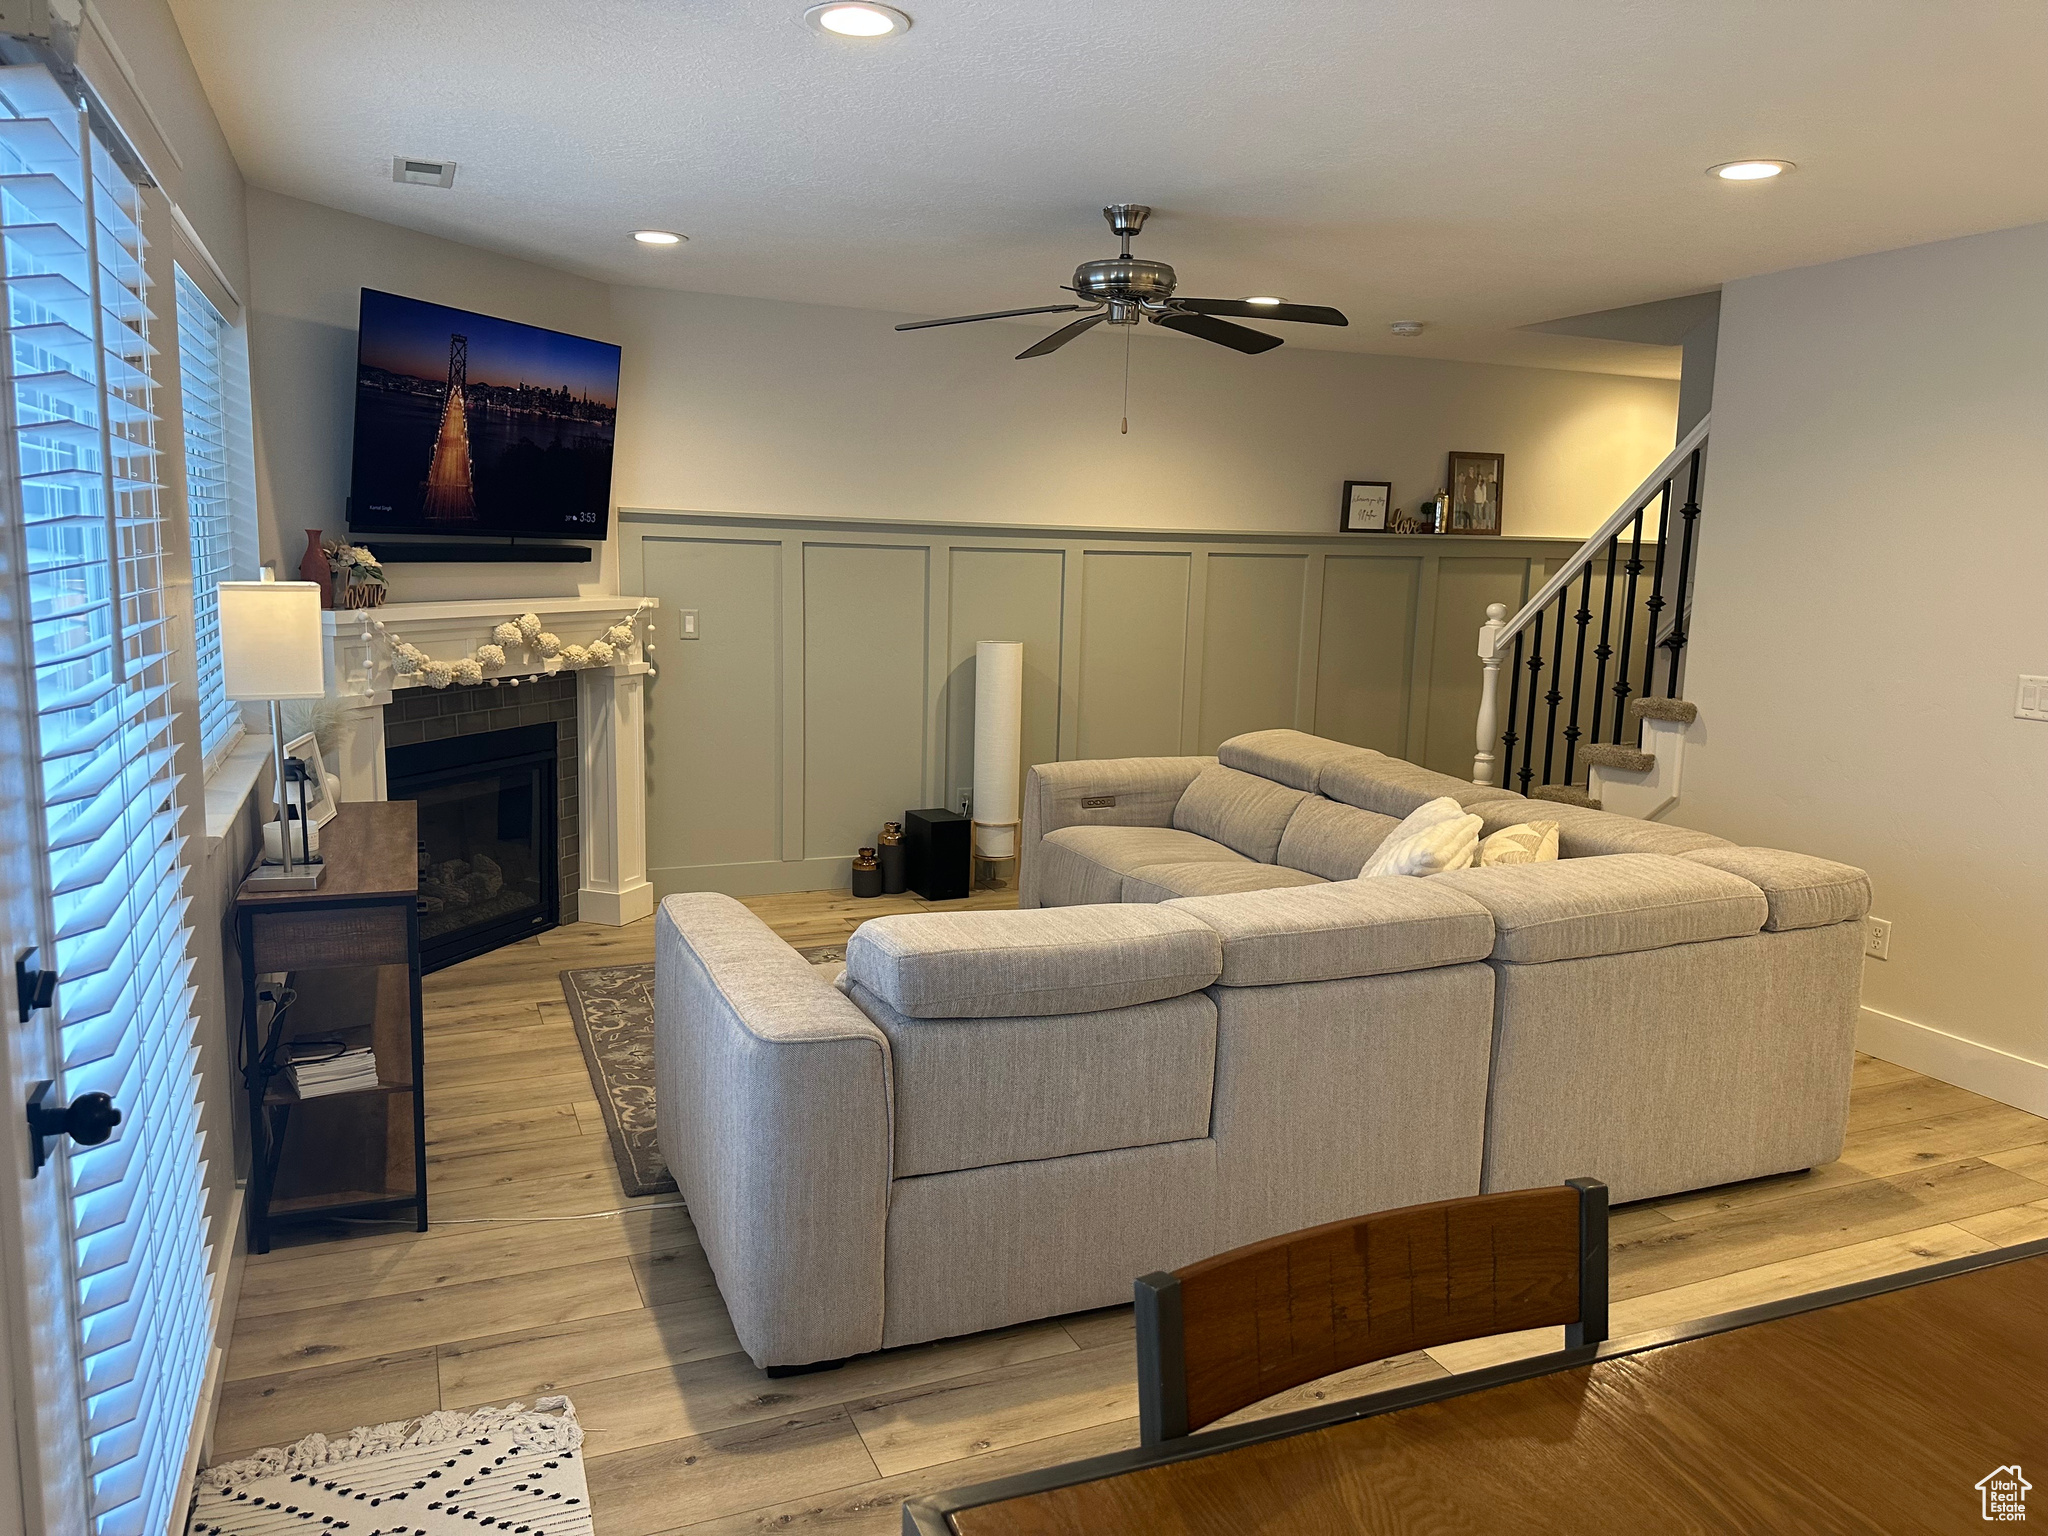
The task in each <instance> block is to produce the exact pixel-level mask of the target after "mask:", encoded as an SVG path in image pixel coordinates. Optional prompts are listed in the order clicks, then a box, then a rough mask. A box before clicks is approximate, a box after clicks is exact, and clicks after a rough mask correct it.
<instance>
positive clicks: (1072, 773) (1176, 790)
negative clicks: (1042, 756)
mask: <svg viewBox="0 0 2048 1536" xmlns="http://www.w3.org/2000/svg"><path fill="white" fill-rule="evenodd" d="M1215 762H1216V759H1215V758H1213V757H1107V758H1091V759H1079V760H1076V761H1073V762H1065V763H1040V764H1038V765H1037V766H1036V767H1034V768H1032V769H1031V770H1030V771H1029V772H1027V773H1026V774H1025V775H1024V826H1023V836H1022V838H1021V839H1020V840H1019V843H1018V850H1017V851H1018V853H1019V854H1020V855H1021V858H1020V860H1019V868H1020V870H1021V873H1020V875H1019V877H1018V893H1017V894H1018V901H1017V904H1018V905H1019V906H1021V907H1035V906H1037V905H1038V892H1037V875H1036V871H1035V870H1034V868H1033V865H1034V863H1035V858H1034V855H1036V854H1037V852H1038V843H1039V840H1040V839H1041V838H1043V837H1044V836H1045V834H1046V833H1048V832H1057V831H1059V829H1060V828H1062V827H1081V826H1090V827H1170V826H1172V825H1173V809H1174V807H1175V806H1177V805H1179V804H1180V797H1181V796H1182V795H1183V794H1184V793H1186V791H1187V787H1188V786H1189V785H1190V784H1192V783H1194V782H1195V779H1196V777H1197V776H1198V775H1199V774H1200V773H1201V771H1202V770H1203V769H1204V768H1209V767H1212V766H1214V764H1215ZM1103 802H1106V803H1103Z"/></svg>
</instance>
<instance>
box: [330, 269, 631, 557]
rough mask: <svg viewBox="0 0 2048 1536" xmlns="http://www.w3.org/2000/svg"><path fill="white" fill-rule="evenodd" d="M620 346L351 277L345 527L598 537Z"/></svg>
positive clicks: (608, 481)
mask: <svg viewBox="0 0 2048 1536" xmlns="http://www.w3.org/2000/svg"><path fill="white" fill-rule="evenodd" d="M618 404H619V349H618V348H617V347H615V346H613V345H612V344H611V343H609V342H604V341H590V340H587V339H585V338H584V337H581V336H569V335H565V334H564V333H562V332H561V331H549V330H543V329H541V328H540V327H539V326H537V325H520V324H518V323H516V322H515V321H511V320H498V319H494V318H492V317H491V316H489V315H477V314H471V313H470V312H469V311H467V310H461V309H450V308H448V307H447V306H446V305H442V304H427V303H423V302H422V301H420V300H419V299H407V298H401V297H400V296H399V295H397V294H395V293H380V292H378V291H377V290H376V289H374V288H365V289H364V290H363V307H362V325H361V329H360V332H359V336H358V340H357V344H356V430H355V469H354V474H353V476H352V481H351V486H350V493H349V514H348V524H349V528H350V529H351V530H352V531H353V532H356V533H439V534H452V535H459V534H540V535H547V534H552V535H554V536H555V537H557V538H571V539H602V538H604V537H605V532H606V527H607V524H608V522H609V519H610V514H611V490H612V426H613V420H614V418H615V417H616V415H617V414H618Z"/></svg>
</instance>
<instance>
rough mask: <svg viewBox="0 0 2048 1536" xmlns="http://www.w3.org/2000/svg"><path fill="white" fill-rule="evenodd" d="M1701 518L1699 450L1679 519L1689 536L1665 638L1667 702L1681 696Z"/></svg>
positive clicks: (1695, 452)
mask: <svg viewBox="0 0 2048 1536" xmlns="http://www.w3.org/2000/svg"><path fill="white" fill-rule="evenodd" d="M1699 517H1700V451H1699V449H1697V448H1695V449H1693V451H1692V466H1691V469H1690V471H1689V473H1688V476H1687V479H1686V483H1685V505H1684V506H1682V507H1680V508H1679V509H1678V520H1679V521H1680V522H1681V523H1683V524H1685V537H1684V539H1683V540H1682V541H1681V543H1680V545H1679V550H1678V592H1677V595H1676V600H1675V603H1674V605H1673V607H1672V610H1671V633H1670V634H1669V635H1667V636H1666V637H1665V639H1664V643H1665V644H1666V645H1668V646H1670V647H1671V679H1670V682H1669V683H1668V684H1667V685H1666V687H1665V690H1664V697H1665V698H1667V699H1675V698H1677V697H1678V659H1679V657H1680V655H1681V654H1683V652H1684V650H1685V588H1686V583H1687V581H1688V580H1689V579H1690V577H1691V575H1692V528H1693V524H1694V523H1696V522H1698V521H1699ZM1648 691H1649V690H1648V689H1645V690H1644V692H1646V693H1647V692H1648Z"/></svg>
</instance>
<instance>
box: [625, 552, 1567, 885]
mask: <svg viewBox="0 0 2048 1536" xmlns="http://www.w3.org/2000/svg"><path fill="white" fill-rule="evenodd" d="M1573 548H1574V545H1573V544H1572V543H1571V542H1570V541H1568V540H1560V539H1514V538H1508V539H1462V538H1455V539H1454V538H1427V537H1423V538H1404V537H1390V536H1384V535H1358V536H1352V537H1348V538H1347V537H1344V536H1341V535H1338V536H1330V537H1323V538H1316V537H1300V536H1286V535H1273V536H1267V537H1261V536H1256V535H1246V534H1230V535H1214V536H1210V535H1202V534H1189V533H1151V532H1127V533H1115V534H1103V533H1099V532H1093V531H1088V530H1081V529H1042V528H1031V529H1023V528H1008V529H1000V528H986V527H973V526H967V525H948V526H934V525H932V524H928V523H927V524H920V523H900V522H897V523H889V522H856V521H851V520H822V519H821V520H806V519H787V518H786V519H742V518H722V517H717V516H712V515H708V514H682V513H660V512H644V511H629V512H627V513H625V514H624V515H623V516H622V518H621V522H620V557H621V565H622V575H623V577H624V580H625V582H626V584H627V586H628V589H629V590H635V591H644V592H646V593H647V594H649V595H650V596H653V597H657V598H659V599H660V600H661V605H662V606H661V608H660V610H659V612H658V614H657V616H656V634H657V637H658V638H657V642H656V643H657V645H658V650H657V653H656V656H655V660H656V663H657V666H658V670H659V675H658V676H657V677H656V678H655V679H654V680H653V681H652V682H651V683H650V684H649V692H648V780H649V782H648V807H649V828H648V863H649V866H650V869H649V875H650V877H651V878H652V879H653V881H654V883H655V886H656V888H657V889H658V890H660V891H661V892H662V893H663V894H667V893H669V892H671V891H679V890H724V891H731V892H734V893H736V894H748V893H753V892H761V891H776V890H813V889H819V888H823V887H830V886H834V885H838V884H843V883H844V881H845V878H846V861H847V859H848V858H849V857H850V856H851V854H852V852H853V850H854V849H855V848H856V847H858V846H859V845H860V844H863V843H872V842H873V841H874V839H875V835H876V833H877V832H878V831H879V830H880V828H881V824H882V823H883V822H884V821H885V820H894V819H897V818H898V817H899V816H900V815H901V813H902V812H903V811H905V810H907V809H910V808H913V807H916V806H933V805H949V806H957V805H958V793H959V791H960V790H961V789H962V788H964V787H965V786H966V785H968V784H970V783H971V782H972V780H973V734H974V646H975V642H976V641H978V640H995V639H1004V640H1022V641H1024V643H1025V652H1024V656H1025V675H1024V760H1025V762H1026V763H1034V762H1045V761H1050V760H1055V759H1064V758H1097V757H1127V756H1151V755H1161V754H1174V753H1182V752H1213V751H1214V750H1215V749H1216V745H1217V743H1218V742H1221V741H1223V740H1225V739H1227V738H1228V737H1231V736H1234V735H1237V734H1239V733H1241V732H1244V731H1251V730H1259V729H1262V728H1265V727H1269V726H1293V727H1295V728H1297V729H1300V730H1305V731H1313V732H1316V733H1317V734H1319V735H1324V736H1332V737H1336V738H1338V739H1340V740H1344V741H1352V742H1357V743H1359V744H1360V745H1363V746H1371V747H1377V748H1379V749H1381V750H1382V751H1387V752H1392V753H1395V754H1397V755H1399V756H1402V757H1408V758H1412V759H1414V760H1415V761H1418V762H1423V763H1427V764H1429V765H1430V766H1431V767H1434V768H1438V769H1441V770H1442V771H1444V772H1446V773H1453V774H1456V775H1458V776H1459V777H1461V778H1462V777H1465V776H1467V775H1469V774H1470V772H1471V766H1472V725H1473V718H1474V715H1475V713H1476V711H1477V708H1478V697H1479V665H1478V662H1477V660H1476V658H1475V655H1474V645H1475V641H1476V637H1477V634H1478V629H1479V625H1480V623H1481V621H1482V620H1483V619H1484V617H1485V611H1486V605H1487V604H1488V603H1491V602H1506V603H1509V604H1512V605H1519V604H1520V603H1521V601H1522V600H1523V599H1524V597H1525V596H1526V595H1527V594H1528V593H1529V592H1531V591H1533V590H1534V589H1535V587H1536V586H1537V585H1540V584H1541V582H1542V580H1543V578H1544V574H1545V572H1546V571H1547V570H1548V569H1552V568H1554V565H1555V563H1556V562H1559V561H1562V560H1563V559H1564V558H1565V557H1566V556H1568V555H1569V554H1570V552H1571V551H1572V549H1573ZM682 609H692V610H695V612H696V613H697V616H698V630H699V638H698V639H695V640H689V641H685V640H682V639H680V638H679V630H680V620H679V616H678V612H679V610H682Z"/></svg>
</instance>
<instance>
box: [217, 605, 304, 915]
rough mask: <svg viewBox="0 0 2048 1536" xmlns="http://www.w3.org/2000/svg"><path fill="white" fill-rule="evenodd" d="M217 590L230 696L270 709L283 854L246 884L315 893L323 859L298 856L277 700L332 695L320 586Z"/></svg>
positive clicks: (223, 676)
mask: <svg viewBox="0 0 2048 1536" xmlns="http://www.w3.org/2000/svg"><path fill="white" fill-rule="evenodd" d="M218 591H219V594H220V610H219V611H220V659H221V679H222V681H223V682H224V683H225V684H226V693H227V696H228V697H229V698H230V699H232V700H234V701H236V702H238V703H256V702H263V703H267V704H269V705H270V752H271V765H272V769H273V771H274V773H275V774H276V783H275V789H276V792H277V830H278V842H279V843H280V844H281V845H282V852H283V855H284V857H283V859H282V860H281V861H280V862H278V863H272V862H270V861H269V860H267V859H266V860H265V861H264V862H263V863H261V864H259V865H258V866H257V868H256V872H255V873H254V874H252V875H250V876H249V880H248V883H249V884H250V885H252V886H255V887H257V888H258V889H261V890H266V891H311V890H317V889H319V886H320V876H321V873H322V865H321V864H320V863H319V861H318V860H309V859H298V860H294V859H293V857H292V823H291V813H290V810H289V806H290V801H289V800H288V799H287V797H286V784H285V766H284V720H283V716H282V713H281V711H280V710H279V709H278V702H279V701H280V700H282V699H319V698H325V697H326V696H327V667H326V656H325V647H324V646H323V644H322V642H321V635H320V588H319V587H318V586H317V585H316V584H315V583H313V582H310V581H224V582H222V583H221V584H220V586H219V588H218ZM302 820H303V815H302Z"/></svg>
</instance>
